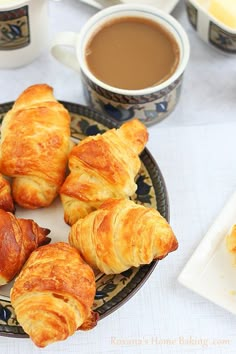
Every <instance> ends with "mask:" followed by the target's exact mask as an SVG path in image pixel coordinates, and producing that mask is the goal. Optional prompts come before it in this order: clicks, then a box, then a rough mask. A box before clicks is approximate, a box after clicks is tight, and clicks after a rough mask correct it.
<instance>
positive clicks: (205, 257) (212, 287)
mask: <svg viewBox="0 0 236 354" xmlns="http://www.w3.org/2000/svg"><path fill="white" fill-rule="evenodd" d="M235 223H236V192H235V193H234V194H233V195H232V197H231V198H230V200H229V201H228V203H227V204H226V205H225V207H224V208H223V210H222V212H221V213H220V215H219V216H218V218H217V219H216V220H215V222H214V223H213V225H212V226H211V228H210V229H209V230H208V232H207V234H206V235H205V237H204V238H203V240H202V241H201V243H200V244H199V246H198V247H197V249H196V251H195V252H194V253H193V255H192V257H191V258H190V259H189V261H188V262H187V264H186V265H185V267H184V269H183V270H182V272H181V274H180V275H179V277H178V281H179V282H180V283H181V284H182V285H184V286H186V287H187V288H189V289H191V290H193V291H195V292H196V293H198V294H200V295H201V296H203V297H205V298H206V299H208V300H210V301H212V302H214V303H215V304H217V305H219V306H221V307H223V308H225V309H226V310H228V311H230V312H232V313H234V314H236V266H235V265H234V264H233V261H232V255H231V254H230V253H229V252H228V251H227V248H226V243H225V236H226V235H227V233H228V231H229V230H230V228H231V226H232V225H233V224H235Z"/></svg>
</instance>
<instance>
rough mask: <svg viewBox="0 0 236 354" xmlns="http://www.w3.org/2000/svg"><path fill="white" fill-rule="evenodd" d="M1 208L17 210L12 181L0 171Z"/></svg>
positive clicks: (11, 210) (10, 210)
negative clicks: (12, 192)
mask: <svg viewBox="0 0 236 354" xmlns="http://www.w3.org/2000/svg"><path fill="white" fill-rule="evenodd" d="M0 209H3V210H5V211H9V212H11V213H14V212H15V206H14V202H13V198H12V195H11V186H10V183H9V182H8V181H7V180H6V178H4V177H3V175H2V174H1V173H0Z"/></svg>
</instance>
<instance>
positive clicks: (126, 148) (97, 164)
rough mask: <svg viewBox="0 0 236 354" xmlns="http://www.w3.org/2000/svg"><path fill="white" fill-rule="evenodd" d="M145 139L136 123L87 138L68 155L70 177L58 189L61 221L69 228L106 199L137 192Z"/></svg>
mask: <svg viewBox="0 0 236 354" xmlns="http://www.w3.org/2000/svg"><path fill="white" fill-rule="evenodd" d="M147 139H148V133H147V129H146V127H145V126H144V125H143V124H142V123H141V122H139V121H138V120H137V119H134V120H132V121H129V122H127V123H125V124H123V125H122V126H121V127H120V128H119V129H110V130H108V131H106V132H105V133H104V134H97V135H96V136H89V137H87V138H85V139H84V140H82V141H81V142H80V143H79V144H78V145H77V146H75V147H74V148H73V149H72V150H71V153H70V155H69V169H70V174H69V175H68V177H67V178H66V180H65V182H64V183H63V185H62V187H61V189H60V196H61V200H62V204H63V207H64V219H65V221H66V223H68V224H69V225H72V224H74V223H75V222H76V221H77V220H78V219H80V218H83V217H84V216H86V215H87V214H89V213H90V212H91V211H93V210H95V209H97V208H98V207H99V205H101V203H102V202H103V201H105V200H107V199H109V198H127V197H129V196H131V195H132V194H134V192H135V191H136V189H137V185H136V183H135V177H136V175H137V173H138V171H139V169H140V166H141V162H140V159H139V154H140V153H141V151H142V150H143V148H144V146H145V144H146V142H147Z"/></svg>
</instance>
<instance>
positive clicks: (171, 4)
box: [80, 0, 179, 13]
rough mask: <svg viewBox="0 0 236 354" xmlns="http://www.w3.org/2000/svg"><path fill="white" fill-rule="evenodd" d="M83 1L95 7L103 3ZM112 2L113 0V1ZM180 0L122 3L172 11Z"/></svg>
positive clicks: (130, 0)
mask: <svg viewBox="0 0 236 354" xmlns="http://www.w3.org/2000/svg"><path fill="white" fill-rule="evenodd" d="M80 1H81V2H84V3H86V4H88V5H91V6H93V7H96V8H97V9H102V8H103V7H102V5H101V4H99V2H96V1H95V0H80ZM111 2H112V1H111ZM178 2H179V0H146V1H144V0H123V1H121V3H124V4H132V3H135V4H138V3H139V4H145V5H152V6H155V7H157V8H158V9H161V10H163V11H164V12H167V13H170V12H171V11H173V10H174V8H175V6H176V5H177V3H178Z"/></svg>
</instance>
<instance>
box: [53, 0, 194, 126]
mask: <svg viewBox="0 0 236 354" xmlns="http://www.w3.org/2000/svg"><path fill="white" fill-rule="evenodd" d="M132 16H134V17H141V18H144V19H150V20H152V21H155V22H157V23H158V24H160V25H162V27H164V28H165V29H166V30H167V31H169V32H170V33H171V34H172V35H173V36H174V38H175V39H176V42H177V44H178V46H179V52H180V60H179V64H178V67H177V69H176V71H175V72H174V73H173V75H171V77H169V78H168V79H167V80H166V81H165V82H162V83H161V84H159V85H157V86H152V87H148V88H145V89H142V90H127V89H120V88H115V87H112V86H110V85H108V84H106V83H104V82H102V81H100V80H99V79H97V78H96V77H95V76H94V75H93V74H92V73H91V71H90V70H89V68H88V66H87V63H86V59H85V48H86V44H87V43H88V41H89V39H90V38H91V36H92V35H93V33H94V32H95V31H96V30H97V29H99V28H100V27H102V26H103V24H104V23H107V22H108V21H110V20H112V19H115V18H120V17H132ZM68 47H72V48H73V49H74V51H71V50H70V48H68ZM189 52H190V48H189V41H188V38H187V35H186V33H185V30H184V29H183V28H182V26H181V25H180V24H179V22H178V21H176V20H175V19H174V17H172V16H171V15H169V14H166V13H164V12H163V11H161V10H158V9H157V8H155V7H153V6H148V5H145V4H144V5H138V4H124V5H116V6H111V7H108V8H106V9H104V10H101V11H99V12H98V13H96V14H95V15H94V16H93V17H91V18H90V19H89V20H88V21H87V23H86V24H85V25H84V27H83V28H82V30H81V31H80V33H74V32H61V33H58V34H57V36H56V38H55V39H54V41H53V43H52V47H51V53H52V55H53V56H54V57H55V58H56V59H57V60H59V61H60V62H61V63H63V64H64V65H66V66H68V67H70V68H72V69H73V70H75V71H77V72H80V77H81V79H82V83H83V89H84V93H85V97H86V99H87V103H88V104H89V105H90V106H92V107H93V108H94V109H96V110H99V111H101V112H102V113H104V114H105V115H106V116H108V117H109V118H112V119H115V120H116V121H118V122H120V123H122V122H124V121H126V120H129V119H132V118H134V117H136V118H138V119H140V120H141V121H142V122H143V123H144V124H146V125H151V124H153V123H156V122H159V121H160V120H162V119H164V118H165V117H166V116H168V115H169V114H170V113H171V112H172V111H173V109H174V107H175V106H176V104H177V102H178V99H179V96H180V89H181V84H182V78H183V73H184V70H185V68H186V65H187V63H188V59H189ZM137 74H138V73H137Z"/></svg>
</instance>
